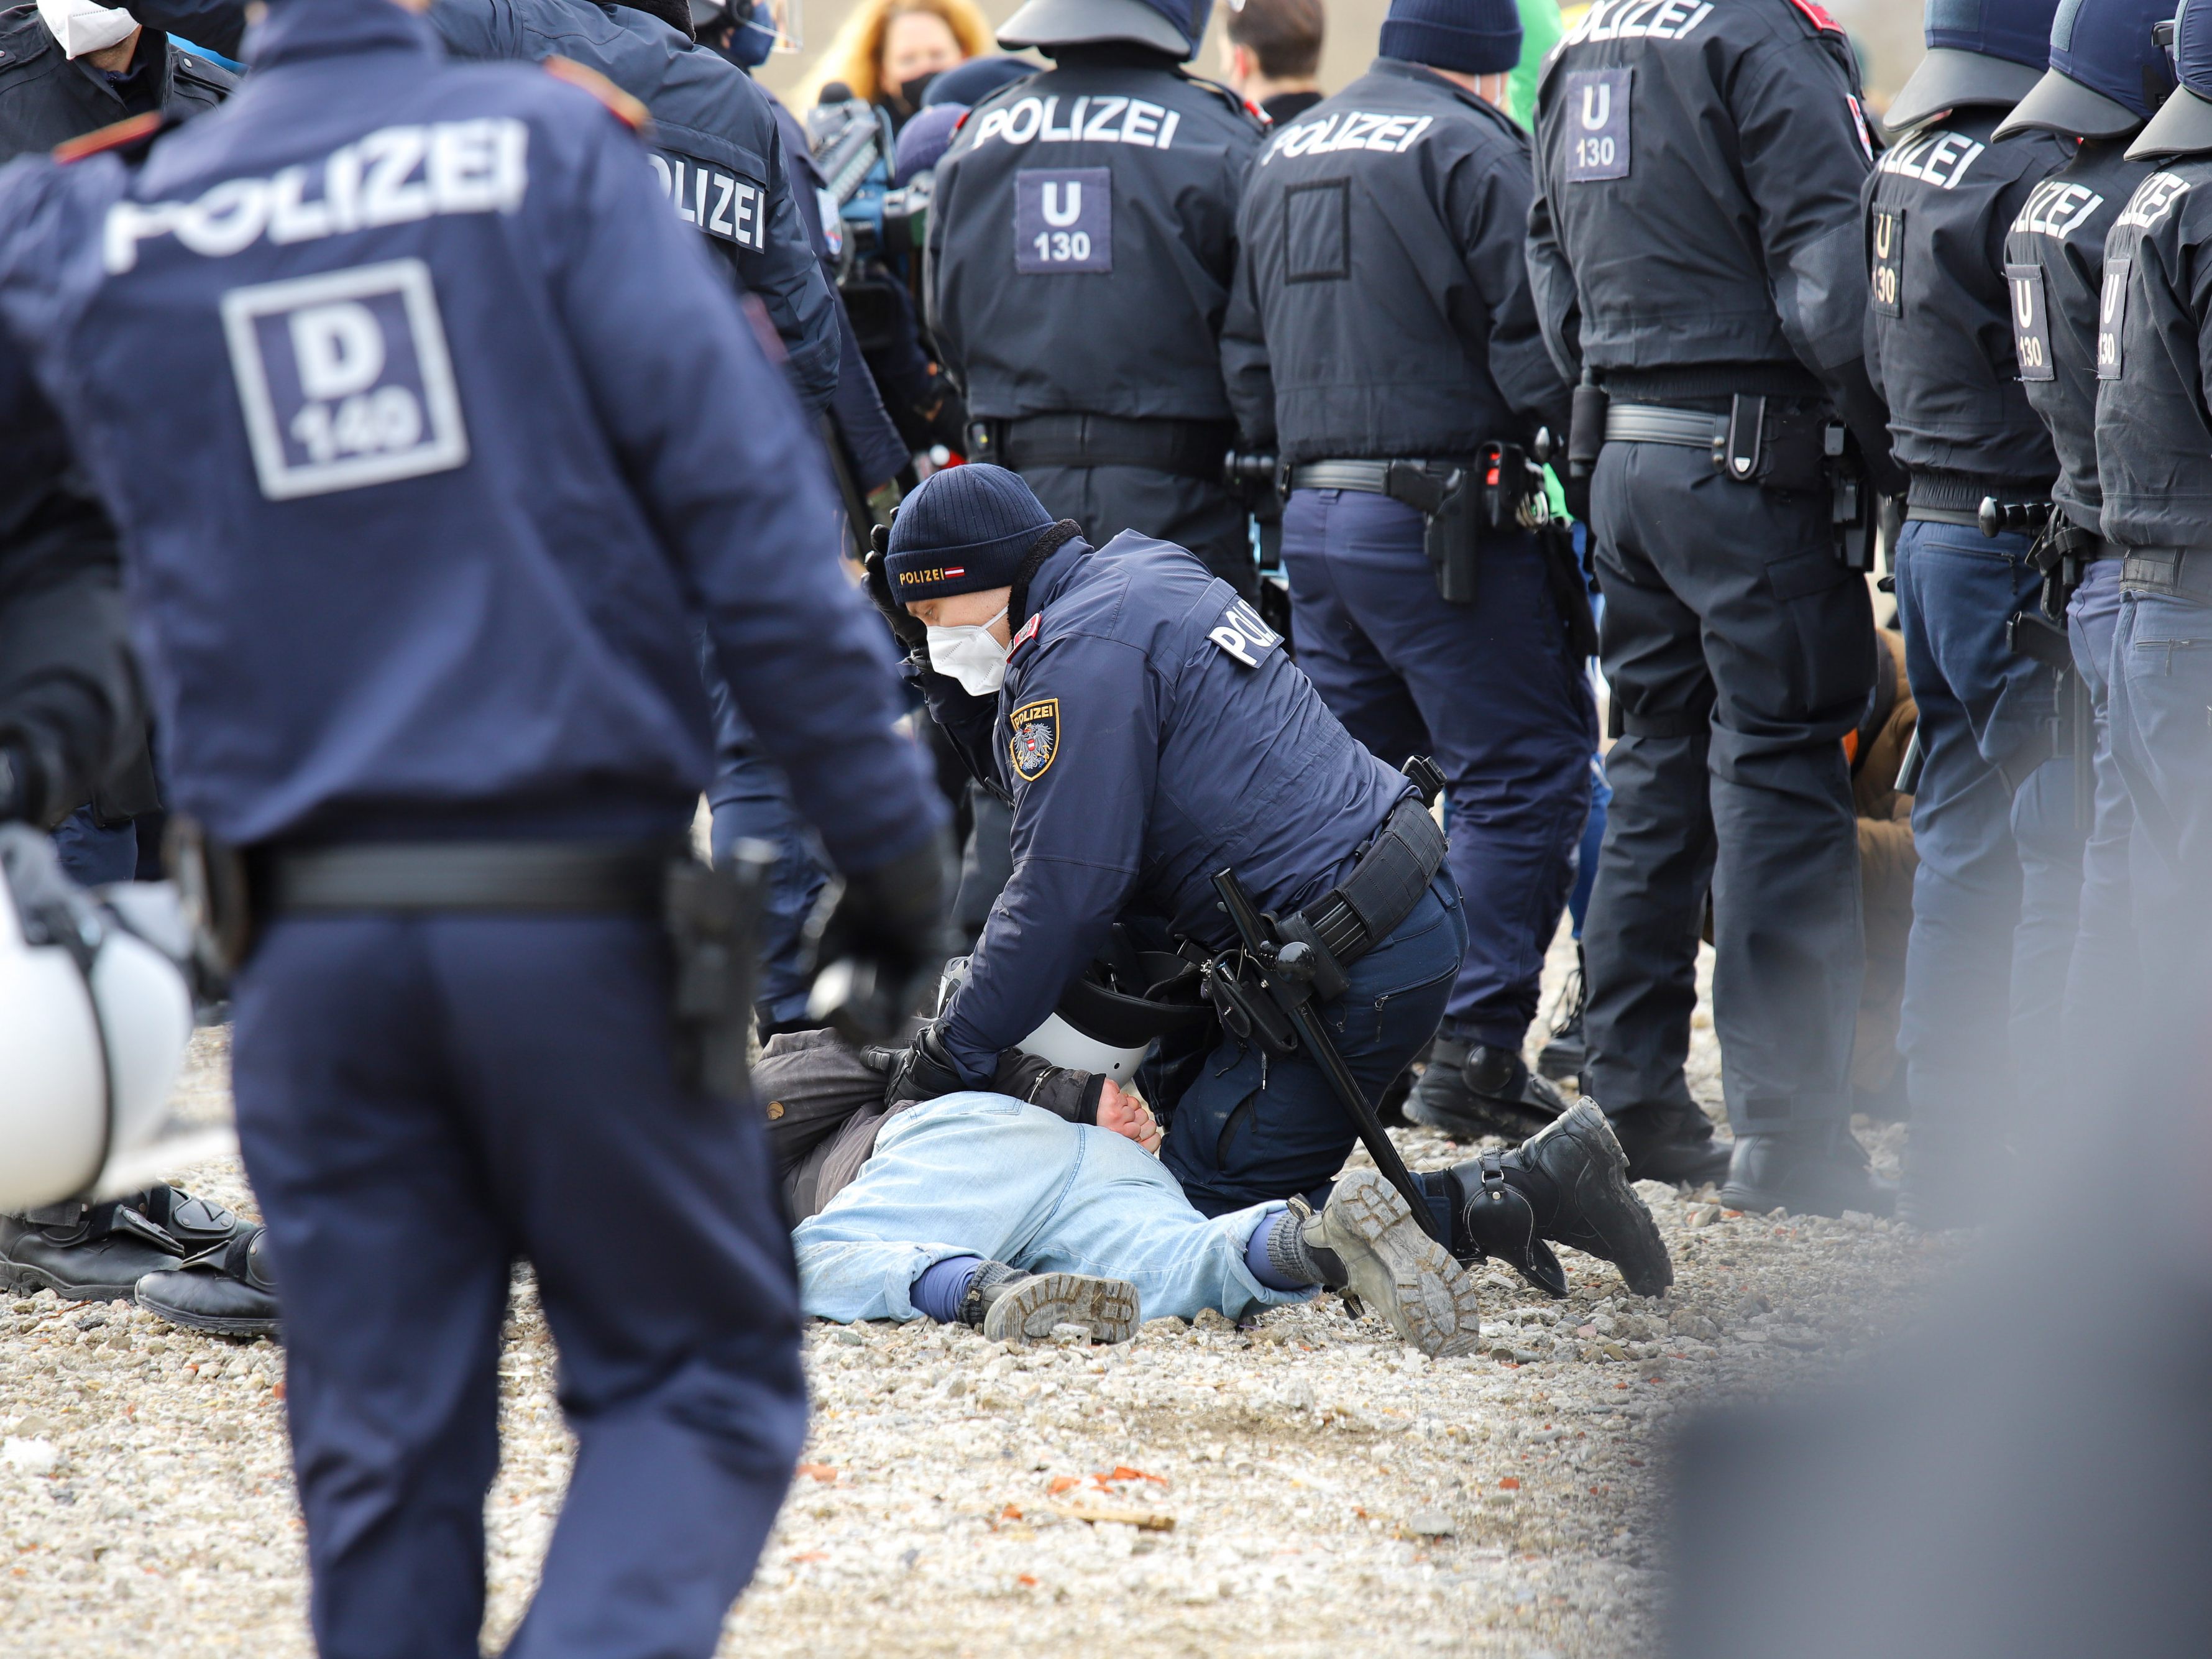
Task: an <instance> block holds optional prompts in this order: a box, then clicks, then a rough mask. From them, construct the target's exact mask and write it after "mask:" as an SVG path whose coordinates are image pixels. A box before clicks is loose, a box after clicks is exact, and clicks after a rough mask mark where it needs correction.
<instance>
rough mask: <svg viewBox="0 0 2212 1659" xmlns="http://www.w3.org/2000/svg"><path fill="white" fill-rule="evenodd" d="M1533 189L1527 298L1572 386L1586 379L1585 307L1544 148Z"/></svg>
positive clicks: (1538, 148) (1539, 154) (1555, 362)
mask: <svg viewBox="0 0 2212 1659" xmlns="http://www.w3.org/2000/svg"><path fill="white" fill-rule="evenodd" d="M1535 150H1536V158H1535V188H1534V195H1532V196H1531V197H1529V201H1528V293H1529V297H1530V300H1531V301H1532V302H1533V303H1534V306H1535V307H1536V323H1537V326H1538V327H1539V328H1540V329H1541V330H1542V331H1543V336H1544V345H1545V347H1546V349H1548V350H1549V351H1550V352H1551V354H1552V366H1553V368H1557V369H1558V370H1559V375H1560V378H1561V379H1563V380H1565V381H1566V382H1567V383H1568V384H1569V385H1570V386H1572V385H1573V384H1574V383H1575V382H1576V381H1577V380H1581V379H1582V377H1583V306H1582V297H1581V295H1578V294H1577V292H1576V291H1575V273H1574V271H1573V270H1571V268H1570V267H1569V265H1568V264H1567V256H1566V251H1565V249H1563V248H1562V247H1560V246H1559V227H1558V226H1557V225H1556V224H1554V223H1553V220H1552V198H1551V195H1550V191H1549V187H1548V186H1547V184H1546V182H1545V179H1544V147H1543V145H1541V144H1538V145H1537V146H1536V147H1535Z"/></svg>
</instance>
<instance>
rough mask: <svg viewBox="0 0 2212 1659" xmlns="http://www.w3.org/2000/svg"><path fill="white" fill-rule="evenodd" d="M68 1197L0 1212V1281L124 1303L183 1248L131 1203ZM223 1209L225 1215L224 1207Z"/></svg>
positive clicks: (171, 1263)
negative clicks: (11, 1212) (19, 1210)
mask: <svg viewBox="0 0 2212 1659" xmlns="http://www.w3.org/2000/svg"><path fill="white" fill-rule="evenodd" d="M145 1197H146V1194H143V1193H137V1194H132V1195H131V1198H129V1199H110V1200H107V1201H106V1202H105V1203H100V1204H79V1203H76V1202H75V1201H70V1202H68V1203H63V1204H49V1205H46V1206H44V1207H43V1208H40V1209H36V1210H27V1211H25V1212H22V1213H21V1214H20V1215H0V1285H4V1286H5V1287H6V1288H7V1289H9V1290H11V1291H21V1292H24V1293H26V1294H27V1293H29V1292H32V1291H54V1292H55V1293H56V1294H57V1295H59V1296H64V1297H70V1298H71V1299H72V1300H75V1301H81V1302H120V1301H125V1300H127V1299H128V1298H129V1297H130V1295H131V1287H132V1286H133V1285H137V1282H138V1281H139V1280H140V1279H143V1278H144V1277H145V1276H146V1275H147V1274H148V1273H160V1272H161V1271H162V1270H163V1269H164V1268H167V1267H175V1266H176V1265H177V1263H178V1262H179V1261H180V1260H181V1259H182V1258H183V1256H184V1255H185V1250H184V1247H183V1246H182V1245H180V1244H179V1243H177V1241H176V1240H175V1239H173V1238H172V1237H170V1236H169V1235H168V1234H167V1232H165V1231H162V1230H161V1228H160V1227H159V1226H157V1225H155V1224H154V1223H153V1222H151V1221H149V1220H148V1219H147V1218H146V1217H145V1216H144V1215H143V1214H142V1213H140V1212H139V1211H138V1209H137V1207H136V1204H135V1203H134V1201H133V1200H138V1201H143V1200H144V1199H145ZM226 1213H228V1212H226Z"/></svg>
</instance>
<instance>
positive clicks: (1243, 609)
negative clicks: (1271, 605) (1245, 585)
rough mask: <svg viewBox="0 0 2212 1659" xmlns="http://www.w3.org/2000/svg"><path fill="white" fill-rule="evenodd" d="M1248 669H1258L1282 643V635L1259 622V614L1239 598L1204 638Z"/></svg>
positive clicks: (1223, 613) (1222, 614)
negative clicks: (1263, 658)
mask: <svg viewBox="0 0 2212 1659" xmlns="http://www.w3.org/2000/svg"><path fill="white" fill-rule="evenodd" d="M1206 637H1207V638H1208V639H1210V640H1212V641H1213V642H1214V643H1215V644H1216V645H1218V646H1219V647H1221V648H1222V649H1223V650H1224V651H1225V652H1227V653H1229V654H1230V655H1231V656H1232V657H1234V658H1236V659H1237V661H1239V662H1241V663H1243V665H1245V666H1246V667H1247V668H1257V667H1258V666H1259V665H1260V659H1261V658H1262V657H1264V656H1266V655H1267V653H1268V652H1270V651H1273V649H1274V648H1275V647H1277V646H1279V645H1280V644H1281V643H1282V642H1283V636H1282V635H1280V634H1278V633H1277V632H1275V630H1274V629H1272V628H1270V627H1268V626H1267V623H1263V622H1261V620H1260V613H1259V612H1258V611H1255V610H1254V609H1253V608H1252V607H1251V606H1250V605H1247V604H1245V603H1244V601H1243V600H1242V599H1238V600H1237V601H1235V602H1234V603H1233V604H1231V605H1230V607H1229V609H1228V610H1226V611H1223V612H1222V613H1221V620H1220V621H1219V622H1218V623H1216V624H1215V625H1214V628H1213V631H1212V633H1210V634H1208V635H1206Z"/></svg>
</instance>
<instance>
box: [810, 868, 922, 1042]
mask: <svg viewBox="0 0 2212 1659" xmlns="http://www.w3.org/2000/svg"><path fill="white" fill-rule="evenodd" d="M950 860H951V848H950V846H949V843H948V842H947V839H946V837H945V835H944V834H943V833H942V832H940V833H939V834H937V835H934V836H931V837H930V838H929V839H928V840H927V842H923V843H922V844H921V846H920V847H917V848H915V849H914V851H912V852H910V853H908V854H903V855H902V856H901V857H898V858H896V859H893V860H891V861H890V863H889V864H884V865H879V866H877V867H876V868H874V869H872V870H863V871H860V872H857V873H855V874H852V875H848V876H845V877H844V878H842V879H841V880H838V881H836V882H832V883H831V884H830V886H829V891H828V892H826V893H825V894H824V895H823V902H821V903H820V904H818V905H817V906H816V907H815V911H814V915H812V916H811V917H809V918H808V920H807V924H806V939H807V944H808V946H809V948H810V951H811V961H812V963H813V964H814V972H815V980H814V988H813V990H812V992H811V994H810V995H809V997H808V999H807V1005H806V1010H807V1014H808V1016H809V1017H810V1018H813V1019H816V1020H818V1021H820V1022H821V1023H822V1024H826V1025H829V1026H831V1027H833V1028H835V1029H836V1030H837V1031H838V1032H839V1033H841V1034H842V1036H845V1037H846V1038H847V1039H848V1041H850V1042H854V1043H869V1042H882V1041H884V1038H886V1037H888V1036H890V1034H891V1033H892V1032H894V1031H896V1030H898V1029H899V1027H900V1026H901V1025H902V1024H903V1023H904V1022H905V1020H906V1018H907V1017H908V1015H910V1014H911V1013H912V1012H914V1011H915V1009H916V1008H917V1007H919V1006H921V1002H922V1000H923V998H924V997H925V996H927V994H929V992H930V991H931V990H933V988H934V987H935V982H936V976H937V974H938V971H939V969H941V968H942V967H943V966H944V964H945V957H946V956H947V955H948V954H949V953H948V951H946V949H945V944H946V941H945V936H944V927H945V904H946V893H945V875H946V871H947V867H948V866H949V864H950Z"/></svg>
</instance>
